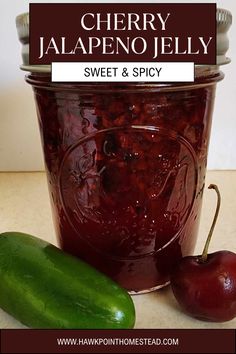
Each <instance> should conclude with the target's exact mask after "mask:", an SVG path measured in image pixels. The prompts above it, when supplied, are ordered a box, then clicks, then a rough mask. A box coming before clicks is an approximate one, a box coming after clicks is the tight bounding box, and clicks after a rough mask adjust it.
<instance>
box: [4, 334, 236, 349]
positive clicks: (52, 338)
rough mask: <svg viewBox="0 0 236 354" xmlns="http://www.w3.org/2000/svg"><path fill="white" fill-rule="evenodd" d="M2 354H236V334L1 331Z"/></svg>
mask: <svg viewBox="0 0 236 354" xmlns="http://www.w3.org/2000/svg"><path fill="white" fill-rule="evenodd" d="M1 353H12V354H13V353H31V354H34V353H49V354H50V353H235V331H234V330H201V329H198V330H173V329H169V330H167V329H166V330H164V329H163V330H161V329H159V330H158V329H137V330H30V329H26V330H2V331H1Z"/></svg>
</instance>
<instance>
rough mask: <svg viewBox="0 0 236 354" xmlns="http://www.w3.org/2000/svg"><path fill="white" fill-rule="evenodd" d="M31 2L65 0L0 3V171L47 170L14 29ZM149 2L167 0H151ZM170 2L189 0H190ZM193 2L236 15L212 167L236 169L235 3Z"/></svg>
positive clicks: (224, 0)
mask: <svg viewBox="0 0 236 354" xmlns="http://www.w3.org/2000/svg"><path fill="white" fill-rule="evenodd" d="M29 2H31V3H34V2H37V3H38V2H55V3H56V2H66V1H65V0H64V1H60V0H57V1H47V0H46V1H44V0H41V1H40V0H31V1H28V0H20V1H19V0H10V1H9V0H1V1H0V171H24V170H25V171H34V170H42V169H44V166H43V159H42V152H41V146H40V138H39V132H38V126H37V119H36V113H35V107H34V101H33V96H32V93H31V87H30V86H28V84H26V83H25V82H24V73H23V72H21V71H20V70H19V65H20V63H21V57H20V44H19V42H18V38H17V34H16V29H15V17H16V16H17V15H18V14H20V13H22V12H25V11H28V4H29ZM69 2H80V1H71V0H70V1H69ZM81 2H85V1H81ZM87 2H89V1H87ZM91 2H96V1H91ZM97 2H105V1H102V0H100V1H97ZM110 2H112V1H110ZM114 2H118V1H114ZM120 2H122V1H120ZM123 2H136V3H137V2H139V1H131V0H130V1H128V0H127V1H123ZM140 2H145V1H144V0H143V1H140ZM147 2H157V3H158V2H165V1H158V0H157V1H151V0H148V1H147ZM169 2H191V0H189V1H184V0H179V1H174V0H170V1H169ZM192 2H202V3H204V2H205V3H207V2H216V3H217V5H218V7H223V8H227V9H229V10H230V11H231V12H232V14H233V16H234V17H235V21H234V24H233V26H232V27H231V31H230V47H231V48H230V51H229V56H230V57H231V59H232V63H231V64H230V65H228V66H225V67H223V71H224V72H225V75H226V77H225V79H224V81H223V82H221V83H219V85H218V90H217V97H216V105H215V113H214V120H213V126H212V137H211V144H210V152H209V161H208V168H209V169H236V113H235V111H236V37H235V36H236V1H235V0H218V1H204V0H200V1H197V0H194V1H192ZM199 25H201V19H199Z"/></svg>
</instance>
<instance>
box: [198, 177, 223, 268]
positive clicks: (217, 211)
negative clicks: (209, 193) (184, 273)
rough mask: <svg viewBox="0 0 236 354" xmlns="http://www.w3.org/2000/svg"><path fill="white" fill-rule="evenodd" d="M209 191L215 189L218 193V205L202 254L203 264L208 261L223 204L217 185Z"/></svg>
mask: <svg viewBox="0 0 236 354" xmlns="http://www.w3.org/2000/svg"><path fill="white" fill-rule="evenodd" d="M208 189H214V190H215V191H216V193H217V205H216V211H215V216H214V219H213V222H212V225H211V228H210V231H209V234H208V237H207V240H206V243H205V247H204V249H203V252H202V256H201V261H202V262H206V260H207V254H208V248H209V244H210V242H211V237H212V234H213V231H214V228H215V224H216V221H217V218H218V215H219V211H220V204H221V196H220V191H219V189H218V187H217V186H216V185H215V184H210V185H209V187H208Z"/></svg>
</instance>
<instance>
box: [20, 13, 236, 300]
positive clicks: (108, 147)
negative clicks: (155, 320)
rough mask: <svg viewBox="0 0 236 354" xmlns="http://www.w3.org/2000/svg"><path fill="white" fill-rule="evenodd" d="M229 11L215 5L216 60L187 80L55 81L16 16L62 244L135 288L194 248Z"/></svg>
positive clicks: (151, 286)
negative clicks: (37, 62) (33, 54)
mask: <svg viewBox="0 0 236 354" xmlns="http://www.w3.org/2000/svg"><path fill="white" fill-rule="evenodd" d="M231 20H232V19H231V14H230V13H229V12H228V11H226V10H221V9H219V10H217V36H218V35H219V34H220V36H218V37H217V38H218V40H217V65H216V66H196V67H195V81H194V83H191V84H189V83H182V84H177V83H174V84H152V83H135V84H134V83H132V84H131V83H122V84H121V83H106V84H104V83H100V84H99V83H77V84H69V83H52V82H51V74H50V68H49V67H43V66H42V67H40V66H38V67H34V66H30V65H29V64H28V56H29V55H28V51H29V46H28V43H29V38H28V37H29V35H28V32H29V16H28V15H27V14H23V15H21V16H19V17H18V18H17V20H16V22H17V28H18V34H19V38H20V41H21V42H22V44H23V51H22V54H23V62H24V65H22V69H23V70H27V71H29V72H30V74H28V75H27V76H26V81H27V82H28V83H29V84H31V85H32V87H33V89H34V95H35V101H36V106H37V114H38V120H39V126H40V131H41V138H42V145H43V150H44V158H45V165H46V171H47V176H48V182H49V191H50V196H51V202H52V211H53V215H54V223H55V228H56V232H57V236H58V240H59V243H60V246H61V247H62V249H63V250H65V251H67V252H69V253H71V254H73V255H75V256H77V257H80V258H82V259H83V260H85V261H86V262H88V263H90V264H91V265H93V266H94V267H96V268H97V269H99V270H100V271H102V272H104V273H106V274H107V275H108V276H110V277H111V278H113V279H114V280H115V281H117V282H118V283H119V284H120V285H121V286H123V287H124V288H126V289H128V291H129V292H131V293H142V292H148V291H152V290H155V289H157V288H160V287H162V286H164V285H166V284H167V283H168V282H169V274H170V272H171V270H172V268H173V267H174V266H175V264H176V262H178V261H179V259H180V258H181V257H182V256H186V255H189V254H191V253H192V252H193V249H194V246H195V242H196V237H197V231H198V225H199V219H200V211H201V203H202V195H203V189H204V179H205V172H206V164H207V151H208V144H209V138H210V129H211V120H212V111H213V104H214V96H215V88H216V83H217V82H218V81H219V80H221V79H222V78H223V74H222V73H221V72H220V71H219V65H221V64H226V63H227V62H228V61H229V59H228V58H226V57H225V53H226V51H227V49H228V39H227V30H228V28H229V27H230V24H231Z"/></svg>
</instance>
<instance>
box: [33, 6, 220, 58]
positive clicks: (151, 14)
mask: <svg viewBox="0 0 236 354" xmlns="http://www.w3.org/2000/svg"><path fill="white" fill-rule="evenodd" d="M51 62H194V63H195V64H215V63H216V4H170V3H168V4H163V3H162V4H157V3H151V4H149V3H145V4H141V3H139V4H130V3H129V4H127V3H126V4H123V3H122V4H121V3H119V4H109V3H107V4H105V3H102V4H99V3H96V4H95V3H93V4H91V3H90V4H86V3H84V4H81V3H80V4H30V64H31V65H33V64H51Z"/></svg>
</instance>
